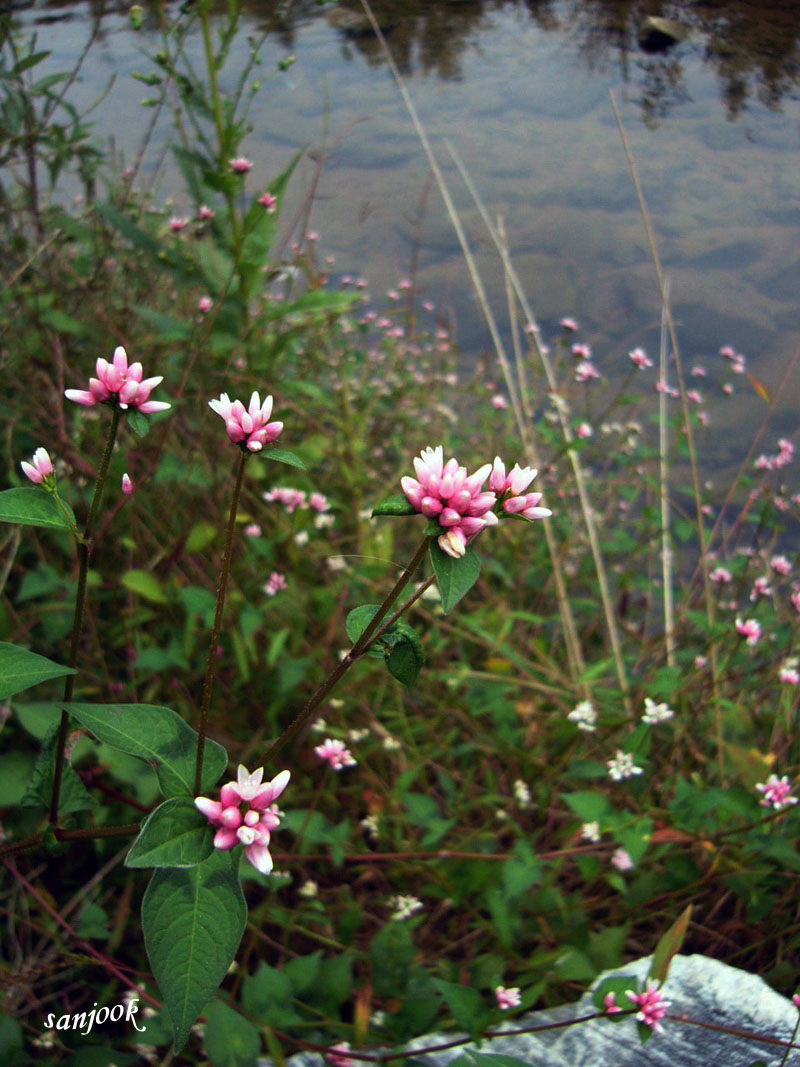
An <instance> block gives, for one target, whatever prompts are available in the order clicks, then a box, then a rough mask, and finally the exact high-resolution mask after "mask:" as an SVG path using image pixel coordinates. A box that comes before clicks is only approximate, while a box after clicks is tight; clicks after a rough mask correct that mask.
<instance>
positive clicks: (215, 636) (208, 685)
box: [194, 450, 249, 796]
mask: <svg viewBox="0 0 800 1067" xmlns="http://www.w3.org/2000/svg"><path fill="white" fill-rule="evenodd" d="M248 455H249V452H246V451H244V450H243V451H241V452H240V453H239V468H238V470H237V472H236V483H235V485H234V487H233V498H232V499H231V510H230V514H229V516H228V527H227V529H226V531H225V547H224V549H223V552H222V567H221V568H220V575H219V583H218V584H217V607H216V611H215V612H214V625H213V627H212V629H211V642H210V644H209V649H208V664H207V665H206V676H205V680H204V682H203V697H202V701H201V705H200V723H199V725H198V728H197V733H198V737H197V759H196V762H195V771H194V795H195V796H199V795H200V792H201V789H202V786H201V778H202V775H203V752H204V750H205V744H206V730H207V728H208V709H209V706H210V704H211V693H212V691H213V689H214V679H215V677H216V673H217V645H218V644H219V635H220V630H221V629H222V612H223V610H224V607H225V590H226V588H227V585H228V572H229V571H230V566H231V550H232V548H233V531H234V529H235V527H236V512H237V511H238V509H239V496H240V494H241V491H242V482H243V480H244V465H245V463H246V462H247V457H248Z"/></svg>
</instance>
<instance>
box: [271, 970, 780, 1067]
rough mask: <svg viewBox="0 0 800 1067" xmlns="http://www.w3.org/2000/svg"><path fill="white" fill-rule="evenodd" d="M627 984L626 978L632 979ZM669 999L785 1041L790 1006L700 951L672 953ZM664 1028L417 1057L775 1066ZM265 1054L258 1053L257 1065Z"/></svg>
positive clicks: (560, 1014) (679, 1028)
mask: <svg viewBox="0 0 800 1067" xmlns="http://www.w3.org/2000/svg"><path fill="white" fill-rule="evenodd" d="M649 967H650V959H649V958H647V959H641V960H635V961H634V962H633V963H629V964H626V965H624V966H622V967H619V968H617V969H615V970H614V971H608V972H607V973H606V974H605V975H602V976H601V977H600V978H598V983H599V982H600V981H602V979H603V978H606V977H610V976H611V975H623V974H625V975H627V974H629V975H631V977H632V978H637V979H639V980H640V981H644V978H645V977H646V975H647V972H648V970H649ZM632 984H633V983H632ZM664 996H665V998H666V999H667V1000H669V1001H670V1002H671V1004H670V1008H669V1013H670V1015H686V1016H687V1017H689V1018H692V1019H697V1020H699V1021H700V1022H708V1023H713V1024H714V1025H715V1026H727V1027H730V1028H732V1029H736V1030H748V1031H750V1032H752V1033H755V1034H760V1035H763V1036H766V1037H776V1038H781V1039H783V1040H788V1039H789V1038H790V1037H791V1035H792V1031H793V1029H794V1025H795V1022H796V1021H797V1008H795V1006H794V1005H793V1004H792V1002H791V1000H789V999H787V998H786V997H782V996H781V995H780V994H779V993H776V992H775V991H774V990H773V989H770V987H769V986H768V985H767V984H766V982H764V981H763V979H761V978H759V977H758V976H757V975H753V974H748V973H747V972H746V971H740V970H737V969H736V968H735V967H729V966H728V965H727V964H725V963H719V962H717V961H716V960H712V959H709V958H708V957H706V956H676V957H675V959H674V960H673V961H672V966H671V967H670V972H669V977H668V979H667V982H666V984H665V985H664ZM594 1010H596V1009H595V1007H594V1003H593V1001H592V998H591V994H588V993H587V994H585V995H584V996H583V997H582V998H581V1000H579V1001H577V1002H576V1003H574V1004H568V1005H564V1006H562V1007H559V1008H551V1009H547V1010H546V1011H534V1012H526V1013H525V1014H524V1015H517V1016H514V1017H513V1018H510V1019H509V1020H508V1023H507V1024H504V1025H503V1027H502V1029H511V1028H512V1027H520V1028H522V1027H525V1026H536V1025H543V1024H545V1023H549V1022H559V1021H562V1020H566V1019H570V1018H573V1017H575V1016H578V1015H583V1014H588V1013H589V1012H591V1011H594ZM663 1027H664V1029H663V1032H662V1033H657V1034H654V1035H653V1037H652V1038H651V1039H650V1040H649V1041H648V1043H647V1044H646V1045H645V1046H642V1045H641V1044H640V1042H639V1036H638V1033H637V1030H636V1024H635V1021H634V1019H633V1016H630V1017H629V1018H628V1019H627V1020H626V1021H624V1022H622V1023H617V1024H614V1023H611V1022H608V1021H607V1020H606V1019H597V1020H594V1021H592V1022H590V1023H584V1024H582V1025H581V1026H575V1027H568V1028H567V1029H566V1030H561V1031H558V1030H556V1031H552V1032H549V1033H546V1034H539V1035H535V1034H523V1035H520V1036H518V1037H498V1038H495V1039H494V1040H486V1041H484V1042H483V1045H482V1047H481V1048H480V1049H475V1046H474V1045H471V1044H468V1045H463V1046H461V1047H460V1048H454V1049H448V1050H446V1051H444V1052H435V1053H430V1054H428V1055H425V1056H424V1057H422V1056H421V1057H420V1058H422V1059H423V1062H424V1063H426V1064H429V1065H430V1067H446V1065H447V1064H449V1063H452V1062H453V1060H455V1059H457V1058H458V1057H459V1056H460V1055H461V1053H462V1052H463V1051H464V1050H465V1049H475V1051H477V1052H483V1053H486V1052H490V1053H495V1054H497V1055H504V1056H516V1057H517V1058H518V1059H521V1060H523V1061H524V1062H526V1063H529V1064H531V1067H534V1065H535V1067H752V1064H754V1063H755V1062H756V1061H761V1062H763V1063H765V1064H766V1065H767V1067H779V1065H780V1063H781V1060H782V1058H783V1051H784V1050H783V1049H782V1048H781V1047H779V1046H777V1045H769V1044H765V1043H761V1042H759V1041H753V1040H746V1039H744V1038H741V1037H736V1036H733V1035H731V1034H720V1033H716V1032H714V1031H711V1030H704V1029H702V1028H701V1027H699V1026H690V1025H687V1024H682V1023H678V1022H672V1021H671V1020H669V1019H666V1020H664V1023H663ZM454 1036H455V1035H453V1034H429V1035H426V1036H425V1037H420V1038H416V1039H415V1040H414V1041H411V1042H409V1044H408V1045H407V1046H406V1048H407V1050H408V1051H409V1053H411V1052H413V1050H414V1049H418V1048H423V1047H424V1046H426V1045H436V1044H439V1043H443V1042H445V1041H452V1040H453V1039H454ZM270 1063H271V1061H270V1060H268V1059H266V1058H264V1059H261V1060H259V1067H266V1065H268V1064H270ZM287 1064H289V1065H290V1067H323V1065H324V1060H323V1058H322V1057H321V1056H319V1055H316V1054H314V1053H305V1052H304V1053H299V1054H298V1055H296V1056H292V1057H290V1058H289V1059H288V1060H287ZM786 1067H800V1051H797V1052H793V1053H792V1054H791V1055H790V1056H789V1058H788V1060H787V1064H786Z"/></svg>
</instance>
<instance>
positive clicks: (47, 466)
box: [20, 448, 53, 485]
mask: <svg viewBox="0 0 800 1067" xmlns="http://www.w3.org/2000/svg"><path fill="white" fill-rule="evenodd" d="M20 467H22V470H23V472H24V474H25V475H26V477H28V478H30V480H31V481H32V482H33V483H34V485H41V484H42V482H46V481H47V479H49V478H50V477H51V475H52V473H53V464H52V461H51V459H50V456H49V455H48V454H47V449H46V448H37V449H36V451H35V452H34V453H33V456H32V457H31V461H30V463H26V462H25V460H23V461H22V462H21V463H20Z"/></svg>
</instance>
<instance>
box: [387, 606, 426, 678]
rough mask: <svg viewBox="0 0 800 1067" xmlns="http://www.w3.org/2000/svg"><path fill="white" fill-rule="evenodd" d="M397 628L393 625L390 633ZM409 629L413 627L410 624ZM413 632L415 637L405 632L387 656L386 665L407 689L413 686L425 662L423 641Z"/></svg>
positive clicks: (390, 672)
mask: <svg viewBox="0 0 800 1067" xmlns="http://www.w3.org/2000/svg"><path fill="white" fill-rule="evenodd" d="M400 621H402V620H400ZM395 629H396V626H393V627H392V629H391V630H390V631H389V635H392V634H394V632H395ZM408 629H409V630H410V629H411V627H410V626H409V627H408ZM411 633H412V634H413V637H410V636H408V635H407V634H403V636H402V637H401V638H400V640H398V641H397V643H396V644H395V645H394V647H393V648H392V651H391V652H390V653H389V655H388V656H387V657H386V667H387V669H388V671H389V674H391V675H392V677H393V678H396V679H397V680H398V682H401V683H402V684H403V685H404V686H405V687H406V689H411V688H412V686H413V685H414V683H415V682H416V680H417V677H418V676H419V672H420V670H421V669H422V665H423V663H424V662H425V653H424V652H423V651H422V642H421V641H420V639H419V637H418V636H417V635H416V634H415V633H414V631H413V630H412V631H411Z"/></svg>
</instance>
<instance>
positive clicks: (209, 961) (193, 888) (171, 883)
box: [142, 848, 247, 1053]
mask: <svg viewBox="0 0 800 1067" xmlns="http://www.w3.org/2000/svg"><path fill="white" fill-rule="evenodd" d="M240 856H241V852H240V850H239V849H238V848H237V849H233V850H232V851H230V852H221V851H220V850H219V849H214V851H213V852H212V854H211V855H210V856H209V857H208V859H207V860H204V862H203V863H200V864H198V865H197V866H196V867H188V868H176V867H166V868H161V869H160V870H157V871H156V872H155V874H154V875H153V877H152V878H151V880H150V884H149V886H148V887H147V891H146V892H145V895H144V900H143V901H142V930H143V931H144V942H145V947H146V949H147V956H148V958H149V960H150V966H151V968H152V971H153V976H154V977H155V979H156V981H157V982H158V988H159V989H160V991H161V995H162V997H163V998H164V1003H165V1004H166V1006H167V1010H168V1011H169V1014H170V1018H171V1020H172V1029H173V1041H174V1047H175V1052H176V1053H177V1052H180V1050H181V1049H182V1048H183V1046H184V1045H185V1044H186V1039H187V1038H188V1036H189V1030H190V1028H191V1026H192V1024H193V1023H194V1021H195V1019H196V1018H197V1016H198V1015H199V1014H200V1012H201V1011H202V1010H203V1008H204V1007H205V1006H206V1004H207V1003H208V1000H209V998H210V997H211V995H212V993H214V991H215V990H216V989H217V988H218V987H219V985H220V983H221V982H222V979H223V978H224V977H225V975H226V974H227V971H228V968H229V967H230V965H231V963H232V961H233V958H234V956H235V955H236V950H237V948H238V947H239V942H240V941H241V939H242V934H243V933H244V928H245V923H246V922H247V905H246V904H245V899H244V893H243V892H242V887H241V885H240V883H239V859H240Z"/></svg>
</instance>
